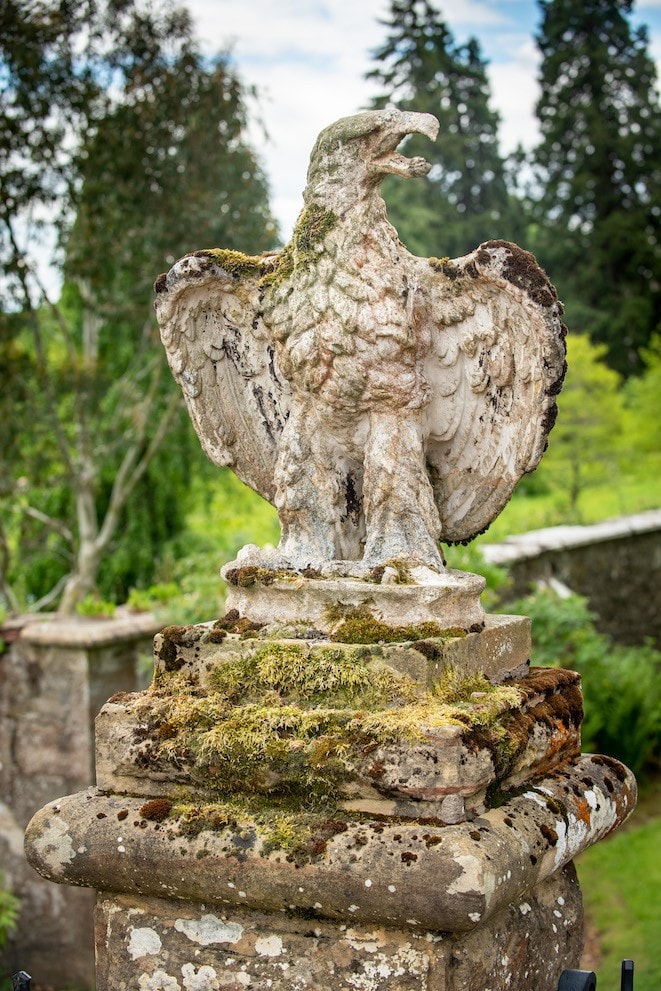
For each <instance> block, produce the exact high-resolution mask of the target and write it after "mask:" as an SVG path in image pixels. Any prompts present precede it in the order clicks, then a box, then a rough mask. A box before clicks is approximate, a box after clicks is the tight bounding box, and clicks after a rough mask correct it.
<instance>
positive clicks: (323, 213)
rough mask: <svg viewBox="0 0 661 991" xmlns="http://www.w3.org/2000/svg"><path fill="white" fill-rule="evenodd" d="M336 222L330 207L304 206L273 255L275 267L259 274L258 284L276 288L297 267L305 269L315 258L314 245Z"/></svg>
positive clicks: (316, 249)
mask: <svg viewBox="0 0 661 991" xmlns="http://www.w3.org/2000/svg"><path fill="white" fill-rule="evenodd" d="M337 224H338V218H337V217H336V215H335V214H334V213H333V212H332V211H331V210H326V209H325V208H324V207H322V206H319V205H318V204H316V203H312V204H310V206H306V207H305V209H304V210H303V211H302V213H301V214H300V216H299V218H298V220H297V221H296V226H295V227H294V232H293V234H292V237H291V241H290V242H289V244H287V245H286V247H285V248H283V249H282V251H281V252H280V254H279V255H278V256H277V259H276V263H275V267H274V268H273V270H272V271H271V272H267V273H266V275H264V276H263V277H262V280H261V282H262V285H264V286H270V287H274V288H275V287H277V286H278V285H280V284H281V283H282V282H284V281H286V280H287V279H288V278H289V277H290V276H291V275H293V273H294V272H295V271H296V270H298V269H305V268H308V267H309V265H310V264H311V263H312V262H313V261H314V259H315V258H316V257H317V252H318V245H319V244H321V242H322V241H323V240H324V238H325V237H326V236H327V234H329V233H330V232H331V231H332V230H333V228H334V227H336V226H337Z"/></svg>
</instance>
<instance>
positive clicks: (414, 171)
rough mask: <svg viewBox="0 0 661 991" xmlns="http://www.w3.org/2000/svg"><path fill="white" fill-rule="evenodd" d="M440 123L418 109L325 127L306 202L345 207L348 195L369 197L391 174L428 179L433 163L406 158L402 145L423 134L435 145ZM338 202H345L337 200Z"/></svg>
mask: <svg viewBox="0 0 661 991" xmlns="http://www.w3.org/2000/svg"><path fill="white" fill-rule="evenodd" d="M438 128H439V123H438V121H437V120H436V118H435V117H434V116H433V115H432V114H420V113H415V112H413V111H404V110H397V109H396V108H394V107H392V108H388V109H386V110H367V111H365V112H364V113H360V114H355V115H354V116H352V117H343V118H342V119H341V120H338V121H336V122H335V123H334V124H331V125H330V127H327V128H325V130H323V131H322V132H321V134H320V135H319V137H318V138H317V141H316V144H315V146H314V148H313V149H312V155H311V156H310V166H309V169H308V176H307V186H306V189H305V193H304V199H305V202H306V204H310V203H323V204H324V205H326V206H329V207H331V208H332V207H334V208H336V209H338V208H341V206H342V205H344V208H345V209H346V206H347V204H346V203H345V202H344V203H343V202H342V201H345V200H346V198H347V195H348V196H353V198H356V197H357V196H358V197H360V194H361V192H362V194H363V195H364V194H369V193H372V192H373V191H374V189H375V188H377V187H378V186H379V185H380V184H381V182H382V180H383V179H384V178H385V176H387V175H398V176H402V177H403V178H406V179H411V178H416V177H418V176H424V175H427V173H428V172H429V170H430V169H431V165H430V164H429V162H427V161H426V160H425V159H424V158H420V157H416V158H407V157H406V156H405V155H402V154H400V153H399V152H398V151H397V146H398V145H399V144H400V142H402V141H403V140H404V138H406V137H407V136H408V135H409V134H424V135H425V136H426V137H428V138H430V139H431V140H432V141H433V140H434V139H435V138H436V136H437V134H438ZM338 199H339V200H340V202H338Z"/></svg>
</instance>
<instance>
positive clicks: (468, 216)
mask: <svg viewBox="0 0 661 991" xmlns="http://www.w3.org/2000/svg"><path fill="white" fill-rule="evenodd" d="M383 23H384V24H385V26H386V27H387V28H388V29H389V34H388V37H387V40H386V41H385V43H384V44H383V45H382V46H381V47H380V48H378V49H377V50H376V51H375V52H374V54H373V58H374V61H375V62H376V67H375V68H374V69H372V70H371V71H370V72H369V73H368V78H369V79H373V80H375V81H376V82H377V83H379V85H380V86H381V87H383V92H382V93H381V94H380V95H379V96H377V97H376V98H375V99H374V101H373V105H374V106H375V107H385V106H388V105H395V106H397V107H399V108H400V109H402V110H417V111H423V112H427V113H431V114H434V116H436V117H437V118H438V120H439V121H440V125H441V129H440V135H439V139H438V141H437V142H436V143H435V144H433V145H431V144H430V143H429V141H427V140H426V139H425V138H423V137H421V136H419V135H412V136H411V137H410V138H408V139H407V142H406V154H407V155H411V156H412V155H422V156H423V157H424V158H426V159H427V160H428V161H430V162H431V163H432V170H431V172H430V174H429V177H428V180H427V181H425V182H423V181H418V182H416V183H412V182H411V183H402V181H401V180H399V179H391V178H388V179H386V181H385V182H384V186H383V191H384V198H385V200H386V203H387V204H388V212H389V215H390V218H391V220H392V222H393V224H394V225H395V227H396V228H397V230H398V231H399V233H400V235H401V237H402V239H403V240H404V241H405V242H406V244H407V245H408V246H409V247H410V248H411V250H413V251H416V252H417V253H418V254H421V255H425V254H427V255H430V254H434V255H438V254H442V255H451V256H457V255H462V254H465V253H466V252H467V251H470V250H472V249H473V248H475V247H476V246H477V245H478V244H479V243H480V242H482V241H486V240H489V239H490V238H505V239H509V240H517V239H520V235H521V233H522V228H521V225H520V219H519V218H520V211H519V210H518V208H517V204H516V203H515V202H514V201H513V200H512V198H511V197H510V196H509V194H508V191H507V187H506V183H505V170H504V164H503V160H502V158H501V156H500V153H499V150H498V124H499V117H498V114H497V113H496V112H495V111H494V110H492V109H491V107H490V105H489V96H490V92H489V83H488V80H487V75H486V63H485V62H484V60H483V59H482V57H481V55H480V49H479V46H478V43H477V41H475V39H471V40H469V41H468V43H467V44H466V45H457V44H456V42H455V40H454V38H453V37H452V34H451V33H450V31H449V29H448V27H447V25H446V24H445V22H444V21H443V20H442V18H441V16H440V14H439V13H438V11H436V10H435V9H434V7H433V6H432V5H431V4H430V3H429V2H428V0H392V3H391V12H390V19H389V20H387V21H385V22H383Z"/></svg>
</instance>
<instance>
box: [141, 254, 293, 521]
mask: <svg viewBox="0 0 661 991" xmlns="http://www.w3.org/2000/svg"><path fill="white" fill-rule="evenodd" d="M273 265H274V257H273V256H263V257H249V256H245V255H240V254H239V253H238V252H232V251H198V252H195V253H194V254H191V255H186V256H185V257H184V258H182V259H180V260H179V261H178V262H177V263H176V264H175V265H174V266H173V268H171V269H170V271H169V272H168V273H167V275H162V276H160V277H159V279H158V280H157V281H156V284H155V287H154V288H155V290H156V293H157V295H156V304H155V306H156V314H157V317H158V322H159V325H160V330H161V339H162V341H163V344H164V345H165V349H166V352H167V357H168V362H169V364H170V368H171V369H172V373H173V375H174V377H175V379H176V380H177V382H178V383H179V385H180V386H181V389H182V392H183V394H184V399H185V401H186V406H187V407H188V412H189V414H190V417H191V419H192V421H193V425H194V426H195V429H196V431H197V434H198V437H199V438H200V442H201V444H202V447H203V449H204V452H205V453H206V455H207V456H208V457H209V458H210V459H211V461H213V462H214V464H216V465H219V466H223V465H228V466H229V467H231V468H232V470H233V471H234V472H235V473H236V474H237V475H238V476H239V478H240V479H241V480H242V481H243V482H245V483H246V484H247V485H249V486H250V487H251V488H253V489H254V490H255V491H256V492H259V494H260V495H262V496H263V497H264V498H265V499H268V500H269V502H272V501H273V499H274V495H275V488H274V483H273V476H274V471H275V464H276V459H277V453H278V440H279V437H280V434H281V433H282V429H283V426H284V423H285V421H286V419H287V416H288V414H289V406H290V391H289V385H288V383H287V382H286V380H285V379H284V378H283V377H282V376H281V375H280V373H279V370H278V366H277V361H276V355H275V351H274V347H273V344H272V341H271V338H270V335H269V333H268V329H267V327H266V325H265V324H264V321H263V318H262V314H261V296H262V293H263V289H262V285H261V279H262V278H263V277H264V275H267V274H268V273H269V272H270V271H272V269H273Z"/></svg>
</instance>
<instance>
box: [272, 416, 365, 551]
mask: <svg viewBox="0 0 661 991" xmlns="http://www.w3.org/2000/svg"><path fill="white" fill-rule="evenodd" d="M328 438H329V433H328V427H327V425H326V426H324V425H322V424H320V423H318V422H317V417H316V416H315V414H314V410H313V409H311V407H310V404H308V403H305V402H303V403H299V402H296V401H294V402H293V403H292V407H291V410H290V414H289V418H288V420H287V423H286V425H285V428H284V430H283V433H282V437H281V439H280V451H279V456H278V463H277V466H276V470H275V477H274V481H275V486H276V496H275V506H276V509H277V510H278V516H279V518H280V526H281V530H282V537H281V540H280V544H279V546H278V554H279V556H280V557H281V558H282V559H284V560H286V561H288V562H289V563H290V564H291V565H292V566H293V567H294V568H298V569H301V568H309V567H320V566H321V565H323V564H324V563H326V562H328V561H333V560H337V559H338V558H339V557H340V556H345V555H346V554H347V546H348V545H350V544H351V542H352V541H351V534H349V533H345V531H347V529H350V530H356V537H355V538H354V540H353V543H354V544H355V548H356V550H355V552H354V554H353V555H352V556H355V557H357V556H358V553H357V551H358V548H359V543H358V533H359V530H358V528H357V527H356V526H355V524H353V525H352V524H351V522H350V521H349V520H348V519H347V516H348V514H347V474H346V470H345V466H344V465H343V464H342V463H341V461H340V459H338V457H337V451H336V450H333V449H332V446H331V444H330V443H329V440H328ZM343 520H344V524H343V522H342V521H343Z"/></svg>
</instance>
